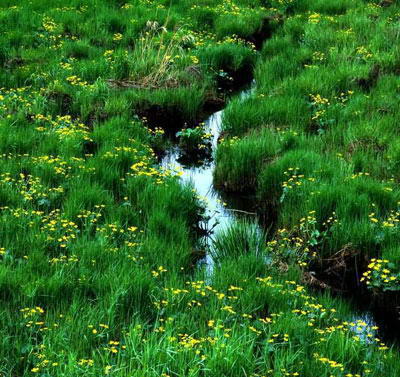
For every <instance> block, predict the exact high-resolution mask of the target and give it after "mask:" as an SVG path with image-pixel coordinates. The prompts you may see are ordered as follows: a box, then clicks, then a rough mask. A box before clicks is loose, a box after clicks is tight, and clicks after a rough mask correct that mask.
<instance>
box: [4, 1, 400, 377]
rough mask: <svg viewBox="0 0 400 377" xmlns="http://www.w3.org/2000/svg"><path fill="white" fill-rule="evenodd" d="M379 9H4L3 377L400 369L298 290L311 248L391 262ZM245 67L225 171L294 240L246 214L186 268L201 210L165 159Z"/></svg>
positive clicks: (388, 50) (166, 5)
mask: <svg viewBox="0 0 400 377" xmlns="http://www.w3.org/2000/svg"><path fill="white" fill-rule="evenodd" d="M368 4H369V3H367V2H364V1H361V0H359V1H344V0H342V1H339V0H338V1H334V2H329V3H328V2H326V1H313V2H312V3H310V2H308V1H301V0H298V1H291V0H285V1H281V0H271V1H268V2H264V1H258V0H240V1H237V2H231V1H225V2H223V1H217V2H216V1H210V0H201V1H197V0H196V1H194V0H193V1H192V0H175V1H170V2H166V1H161V2H153V1H144V0H132V1H127V2H125V1H108V0H87V1H81V0H79V1H78V0H67V1H65V0H63V1H61V0H56V1H52V2H51V4H48V2H44V1H42V0H32V1H30V2H23V3H21V4H18V5H15V2H14V1H11V0H3V1H2V3H1V8H0V82H1V85H0V86H1V89H0V304H1V305H0V335H1V336H0V376H1V377H3V376H4V377H11V376H24V377H25V376H42V377H49V376H74V377H75V376H76V377H78V376H102V375H109V376H116V377H117V376H121V377H122V376H132V377H134V376H137V377H144V376H146V377H147V376H148V377H161V376H163V377H168V376H171V377H173V376H176V377H178V376H182V377H188V376H193V377H195V376H196V377H197V376H198V377H200V376H215V377H217V376H222V375H223V376H232V377H236V376H251V377H259V376H274V377H283V376H302V377H315V376H320V377H331V376H334V377H339V376H340V377H342V376H347V377H350V376H351V377H356V376H362V377H365V376H372V377H374V376H397V375H399V374H400V363H399V362H398V360H399V358H398V357H399V355H398V351H397V349H396V348H394V347H393V348H392V347H390V346H386V345H385V344H384V343H383V341H382V340H380V339H379V338H378V334H377V332H376V330H377V329H376V328H375V327H374V326H373V324H368V323H364V322H362V321H361V319H360V318H359V317H358V313H356V311H355V310H354V308H352V307H351V306H350V305H349V304H348V303H347V302H346V301H345V300H344V299H340V298H333V297H332V296H331V295H330V294H329V293H328V292H315V291H313V290H312V289H311V288H309V287H307V286H306V284H305V282H303V280H304V277H305V274H304V272H305V266H304V263H306V264H307V263H309V262H310V260H311V261H312V260H314V259H312V254H313V253H314V252H317V251H318V252H320V253H323V254H324V255H330V254H331V253H332V252H334V251H336V250H338V248H340V247H341V246H342V243H343V242H346V243H352V244H354V245H357V247H363V252H365V253H366V254H367V255H368V257H371V258H372V257H374V256H375V257H381V256H383V257H385V258H386V257H387V258H389V259H390V261H393V260H394V261H395V260H396V258H397V257H398V252H399V249H398V247H397V244H396V239H397V238H396V236H397V233H396V230H397V221H396V219H397V214H395V213H391V212H390V211H391V210H392V209H395V210H396V205H397V201H398V200H399V198H398V196H399V192H398V189H397V187H396V182H397V179H398V175H399V172H398V168H399V158H400V157H399V145H398V142H397V141H396V139H395V136H396V132H397V131H396V124H397V123H396V120H397V114H396V111H395V110H396V105H397V100H396V96H395V94H396V93H397V92H396V91H397V90H398V84H399V83H398V77H397V76H396V74H397V73H396V72H397V71H396V70H397V69H398V67H397V63H398V62H397V57H398V51H397V50H398V49H397V47H396V43H395V42H396V40H397V35H398V33H397V29H396V27H397V26H396V22H398V15H396V14H397V12H398V7H397V6H392V7H389V8H380V7H376V6H373V5H371V4H372V3H371V4H369V5H368ZM309 11H310V12H319V13H321V17H322V18H323V20H321V21H320V24H313V23H309V22H308V17H309V14H308V12H309ZM375 14H377V17H378V18H376V19H375V20H374V19H373V17H374V15H375ZM327 16H329V17H334V19H337V22H334V21H332V20H331V19H329V18H327ZM388 17H392V20H388ZM396 17H397V18H396ZM396 20H397V21H396ZM321 26H322V27H323V28H324V29H323V32H321V30H320V27H321ZM349 27H352V28H353V30H354V35H353V34H351V33H337V35H338V36H337V38H336V36H335V34H334V31H336V30H337V29H348V28H349ZM271 31H272V32H274V33H275V34H274V36H273V37H272V39H271V40H269V41H268V42H267V43H266V44H265V45H264V47H263V49H262V51H260V52H257V51H256V49H255V46H254V43H255V42H257V38H259V36H260V35H266V34H267V33H269V32H271ZM258 42H259V41H258ZM368 43H369V45H368V46H367V44H368ZM361 45H365V46H366V48H367V51H371V52H372V54H373V56H372V57H366V55H367V54H368V53H367V52H365V51H364V50H360V51H359V52H358V53H357V54H358V55H357V54H356V55H355V53H354V49H355V48H356V47H359V46H361ZM315 51H323V52H324V53H325V54H326V55H325V56H326V60H325V59H323V60H318V59H320V58H321V56H322V55H318V54H317V55H315V54H314V52H315ZM359 55H360V56H359ZM313 57H314V58H313ZM313 59H314V60H315V59H317V60H316V61H315V62H313ZM314 63H315V65H316V66H317V68H305V67H304V64H308V65H311V64H314ZM374 64H379V66H380V67H381V68H380V71H381V72H382V73H381V74H380V76H379V78H378V79H377V80H375V79H374V77H373V72H374V68H373V67H374ZM253 69H254V72H255V77H256V81H257V88H256V91H255V93H254V94H253V95H251V96H250V97H249V98H248V99H237V100H232V102H231V103H230V105H229V108H228V109H227V111H226V112H225V114H224V127H225V130H224V131H225V132H224V141H223V142H222V143H221V144H220V145H219V147H218V150H217V152H216V170H215V181H216V184H217V185H218V186H220V187H225V189H226V190H229V191H232V192H246V191H249V190H252V191H253V192H254V193H255V194H256V195H257V197H258V199H259V201H260V203H264V204H268V205H269V204H270V203H273V204H274V205H276V206H277V207H278V208H279V212H278V213H279V216H278V225H279V226H282V227H286V228H287V229H286V231H285V232H287V233H285V232H281V233H276V234H268V242H267V240H266V235H264V234H263V232H262V231H261V230H260V229H259V228H258V226H257V225H255V224H253V223H250V222H248V221H238V222H237V223H234V224H233V225H232V226H231V227H229V228H227V229H223V230H221V232H218V233H217V234H216V235H215V241H214V243H213V245H212V249H211V251H210V252H211V254H212V255H213V257H214V259H215V268H214V269H213V270H212V271H209V270H207V269H206V268H201V266H199V265H196V264H195V262H194V261H195V259H196V254H198V248H199V247H200V246H199V243H200V242H199V241H200V240H199V233H200V229H199V224H200V222H201V220H203V216H204V214H205V208H204V204H203V203H202V202H201V201H200V200H199V199H198V198H197V194H196V193H195V192H193V188H192V187H191V186H188V185H182V184H181V181H180V180H179V178H178V176H179V173H178V172H170V171H165V170H163V169H161V168H160V167H159V165H158V164H157V159H156V155H155V150H157V151H159V150H162V149H163V148H165V146H166V145H168V143H169V141H168V140H167V138H166V137H163V135H164V133H165V134H168V133H169V132H174V131H175V130H176V128H178V129H179V128H180V127H182V123H183V122H188V123H196V121H198V120H199V117H200V116H201V113H202V112H203V110H204V107H205V106H206V105H207V103H208V102H209V101H212V100H215V99H216V98H219V97H223V96H224V94H223V93H221V92H220V90H219V88H218V87H219V86H220V83H221V80H229V76H232V77H236V78H237V79H240V76H241V75H242V74H243V73H248V72H249V71H251V70H253ZM317 70H318V71H317ZM315 72H318V75H317V76H316V74H315ZM371 72H372V73H371ZM362 79H364V81H363V80H362ZM375 81H376V82H375ZM363 82H364V84H362V83H363ZM365 82H367V83H369V82H372V83H373V85H372V86H371V88H369V89H368V90H367V88H366V87H365ZM362 85H364V86H362ZM347 90H352V91H354V93H353V94H352V95H351V96H350V95H349V96H348V97H349V98H347V96H346V98H344V97H343V96H342V97H340V98H339V99H334V96H335V95H336V96H338V95H340V92H341V91H347ZM346 93H348V92H346ZM310 94H313V95H314V96H316V95H317V94H320V95H321V96H322V97H323V98H329V100H330V101H331V102H332V105H329V106H326V104H324V103H317V102H318V101H317V102H316V103H314V104H313V103H312V102H313V100H312V98H311V97H310ZM367 96H369V97H367ZM314 102H315V100H314ZM322 102H323V101H322ZM343 102H344V103H343ZM324 106H326V107H327V109H325V108H324ZM319 110H326V115H324V117H322V118H323V119H319V118H318V119H317V120H318V121H315V122H311V121H310V119H311V118H312V117H313V116H314V115H315V114H314V112H316V111H319ZM155 112H156V113H157V117H155V118H154V119H153V118H150V117H151V116H152V114H154V113H155ZM313 114H314V115H313ZM324 114H325V113H324ZM144 116H147V117H148V119H144V118H143V117H144ZM325 118H326V119H325ZM331 119H333V120H334V122H331ZM155 120H156V121H158V122H160V123H161V124H153V123H157V122H155ZM154 126H157V127H158V128H155V127H154ZM160 127H161V128H163V129H162V130H161V129H160ZM339 154H340V155H339ZM291 168H293V169H294V168H298V169H297V170H295V172H296V177H295V179H294V181H295V182H301V183H300V184H299V185H297V183H295V184H293V185H292V182H293V180H290V178H291V175H293V170H290V169H291ZM367 168H368V171H369V172H370V175H369V176H366V175H365V174H364V175H357V174H358V173H361V172H365V170H366V169H367ZM285 171H286V172H290V174H291V175H288V174H289V173H287V174H285V173H284V172H285ZM353 174H356V175H357V176H354V177H353V178H349V177H352V175H353ZM299 175H304V177H299ZM292 178H293V177H292ZM309 178H312V179H309ZM283 182H288V183H287V184H286V186H285V187H282V183H283ZM292 186H293V187H292ZM372 203H374V204H375V207H372ZM311 211H316V212H311ZM333 211H335V212H336V216H333V217H332V219H329V217H331V215H332V212H333ZM371 212H374V213H375V214H374V215H371ZM305 214H306V216H307V219H306V220H302V218H303V217H304V215H305ZM388 216H389V217H390V219H389V220H387V219H386V218H387V217H388ZM383 221H386V222H387V224H392V223H393V224H395V226H393V227H392V226H387V224H386V225H385V223H384V222H383ZM324 223H325V225H323V224H324ZM327 224H328V225H327ZM321 226H322V227H323V228H321ZM296 237H297V238H296ZM299 237H301V238H302V241H301V242H300V241H299V240H298V238H299ZM293 241H295V242H297V243H293ZM282 245H283V246H282ZM299 256H301V258H299ZM378 264H379V265H380V267H379V269H374V268H373V267H374V266H372V267H370V270H371V271H372V269H373V270H374V271H378V272H379V271H380V269H382V268H383V267H382V266H383V265H384V266H386V264H390V262H378ZM388 267H389V268H390V269H393V267H392V266H391V265H390V266H388ZM374 274H375V272H371V277H369V276H368V277H367V280H371V281H373V282H376V281H378V283H379V282H380V283H379V284H378V287H379V286H380V284H383V286H385V284H386V283H385V282H384V281H383V280H382V281H380V280H379V279H382V276H381V275H379V274H378V276H375V275H376V274H375V275H374ZM372 275H373V276H372ZM395 283H397V280H395V282H394V283H393V281H391V284H392V285H394V284H395Z"/></svg>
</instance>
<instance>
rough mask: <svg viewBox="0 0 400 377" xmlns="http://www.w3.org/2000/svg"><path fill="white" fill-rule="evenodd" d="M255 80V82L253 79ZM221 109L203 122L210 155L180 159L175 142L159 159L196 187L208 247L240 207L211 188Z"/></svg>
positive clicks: (249, 91) (209, 267)
mask: <svg viewBox="0 0 400 377" xmlns="http://www.w3.org/2000/svg"><path fill="white" fill-rule="evenodd" d="M253 84H254V83H253ZM254 88H255V86H254V85H251V87H250V88H247V89H245V90H243V91H241V92H240V93H239V94H237V96H238V97H239V98H240V99H245V98H247V97H249V96H250V95H251V94H252V93H253V91H254ZM223 113H224V110H220V111H217V112H215V113H213V114H211V115H210V116H209V117H208V118H207V119H206V121H205V122H204V127H203V128H204V131H205V133H207V134H211V135H212V136H211V140H210V143H211V159H205V160H203V161H201V163H200V164H192V163H188V164H185V163H183V162H181V150H180V148H179V147H178V146H174V147H172V148H170V149H169V150H168V151H167V153H166V154H165V156H164V157H163V159H162V160H161V167H162V168H164V169H166V170H168V169H170V170H175V171H180V172H182V173H183V174H182V177H181V179H182V183H184V184H185V183H191V185H192V186H193V188H194V189H195V190H196V192H197V194H198V197H199V199H200V200H202V201H203V202H204V203H205V205H206V213H205V215H206V216H205V218H206V220H205V223H203V224H202V226H203V228H204V230H206V232H207V235H206V237H205V241H206V246H207V248H211V247H212V244H213V237H212V235H213V234H215V233H217V232H218V231H220V230H222V229H226V228H227V227H228V226H229V225H230V224H231V223H232V222H233V221H234V220H235V218H236V217H237V216H238V214H239V213H240V212H242V210H241V209H240V208H227V204H226V203H225V202H224V199H223V198H222V197H221V194H220V193H219V192H218V191H217V190H216V189H215V188H214V185H213V173H214V169H215V162H214V159H213V156H214V155H215V151H216V149H217V144H218V139H219V137H220V135H221V130H222V118H223ZM203 262H204V263H205V265H206V267H207V270H208V271H209V272H212V269H213V265H214V263H213V260H212V258H211V256H210V253H206V256H205V258H204V261H203Z"/></svg>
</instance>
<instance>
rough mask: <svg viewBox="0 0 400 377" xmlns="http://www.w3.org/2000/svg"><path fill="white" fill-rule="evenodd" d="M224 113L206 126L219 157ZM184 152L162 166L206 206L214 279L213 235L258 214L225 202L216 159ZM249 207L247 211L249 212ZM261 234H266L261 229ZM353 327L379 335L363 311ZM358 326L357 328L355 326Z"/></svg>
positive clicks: (208, 263)
mask: <svg viewBox="0 0 400 377" xmlns="http://www.w3.org/2000/svg"><path fill="white" fill-rule="evenodd" d="M253 91H254V85H252V86H251V88H250V89H247V90H243V91H242V92H241V93H240V94H238V97H239V98H240V99H245V98H247V97H249V96H250V95H251V94H252V93H253ZM223 114H224V110H220V111H217V112H215V113H213V114H212V115H211V116H210V117H209V118H208V119H207V120H206V121H205V123H204V131H205V132H206V133H208V134H211V135H212V136H211V154H212V156H215V151H216V148H217V144H218V139H219V137H220V134H221V130H222V121H223ZM182 155H183V153H182V151H181V149H180V148H179V147H178V146H177V145H175V146H174V147H172V148H170V149H169V150H168V151H167V153H166V155H165V156H164V157H163V159H162V161H161V166H162V167H163V168H164V169H167V170H169V169H170V170H176V171H180V172H182V177H181V179H182V183H183V184H186V183H188V184H189V183H190V184H191V185H192V186H193V188H194V190H196V192H197V194H198V197H199V198H200V199H201V200H202V201H204V202H205V204H206V217H205V218H206V220H205V222H204V224H202V225H203V227H204V230H206V236H205V244H206V256H205V258H204V259H203V260H202V263H203V264H205V267H206V272H207V275H208V276H209V277H210V276H211V274H212V271H213V269H214V262H213V259H212V257H211V253H210V250H211V249H212V247H213V234H216V233H217V232H218V231H220V230H222V229H224V228H227V227H228V226H229V225H230V224H231V223H232V222H234V220H235V219H236V218H237V217H238V216H241V215H242V214H246V215H249V214H250V215H252V216H253V218H254V220H257V217H256V214H255V213H251V212H248V211H247V208H248V207H249V201H245V202H244V203H243V202H242V201H241V200H237V199H238V198H235V201H232V200H230V201H229V203H230V205H229V207H233V208H228V207H227V204H226V203H225V202H224V199H223V198H222V197H221V194H220V193H219V192H218V191H217V190H216V189H215V188H214V186H213V172H214V169H215V162H214V160H213V158H211V159H205V160H203V161H201V163H196V164H193V163H184V162H182V161H183V160H184V159H182ZM246 205H247V208H246ZM259 229H260V232H261V231H262V228H261V226H259ZM348 321H349V322H350V323H351V324H352V326H351V327H350V329H351V330H352V331H353V332H354V334H355V335H357V336H358V337H360V338H363V339H366V338H367V337H368V336H370V335H368V334H374V336H375V334H376V331H375V329H376V327H375V326H376V323H375V320H374V315H373V314H372V313H371V312H370V311H367V310H365V311H361V312H359V313H358V314H354V316H352V317H351V318H349V320H348ZM353 324H354V325H353Z"/></svg>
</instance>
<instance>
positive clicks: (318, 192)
mask: <svg viewBox="0 0 400 377" xmlns="http://www.w3.org/2000/svg"><path fill="white" fill-rule="evenodd" d="M391 3H392V2H391ZM390 5H391V6H388V7H385V6H382V5H380V4H378V3H377V2H367V1H335V2H330V3H326V2H322V1H318V2H312V3H308V2H305V1H298V2H294V3H293V4H292V8H291V12H292V13H291V15H290V16H289V17H288V18H287V19H286V20H285V22H284V24H283V26H282V27H281V28H280V29H279V30H278V31H277V32H276V33H275V34H274V35H273V37H272V38H271V39H270V40H268V41H267V42H266V43H265V44H264V47H263V49H262V58H261V59H259V60H258V62H257V65H256V67H255V78H256V88H255V91H254V93H253V94H252V95H251V96H250V97H248V98H246V99H244V100H241V101H232V102H231V103H230V104H229V106H228V108H227V110H226V112H225V116H224V124H223V130H224V143H222V144H220V146H219V147H218V150H217V153H216V158H217V168H216V171H215V176H214V178H215V182H216V184H218V185H219V186H220V187H221V188H225V189H226V190H234V191H235V190H236V191H249V190H252V191H253V192H255V197H256V198H257V201H258V203H259V204H260V206H261V207H264V208H266V210H267V211H268V210H269V209H270V208H271V205H272V206H274V207H275V208H276V209H277V212H278V221H277V224H276V225H277V228H278V229H279V228H285V229H288V230H289V231H290V232H292V231H293V232H292V233H293V234H296V231H295V229H297V227H298V225H299V223H301V219H302V218H304V217H306V216H307V214H309V213H310V211H315V214H316V215H315V216H316V221H317V224H316V230H317V231H318V232H320V233H322V232H325V231H326V230H327V229H326V224H325V222H326V220H327V219H328V218H329V217H331V216H334V217H335V218H336V219H337V223H335V225H334V226H332V227H330V228H331V229H330V230H329V234H326V236H325V237H324V239H320V240H319V241H320V242H319V245H318V247H316V248H314V249H315V250H314V253H316V254H318V255H317V256H316V258H317V261H319V260H322V259H326V258H328V259H329V257H330V256H332V255H335V254H336V253H337V252H338V251H340V250H343V249H344V248H348V247H351V248H352V249H353V250H354V252H357V253H361V258H360V260H361V261H362V263H361V265H360V268H361V269H362V270H363V271H362V272H365V271H367V270H368V268H367V264H368V260H369V259H371V258H383V259H386V258H387V257H388V255H390V263H391V264H392V266H391V269H392V270H393V271H392V272H391V273H393V275H394V276H396V282H397V274H398V273H399V271H400V267H399V265H398V256H395V255H394V251H393V250H394V242H395V241H394V238H393V237H396V236H395V235H396V234H398V226H397V224H398V202H399V194H400V192H399V190H398V187H397V183H398V180H399V174H400V171H399V170H398V165H397V159H398V157H397V154H398V153H397V149H398V146H397V144H398V142H397V138H398V130H397V128H396V124H397V123H398V120H399V119H398V115H397V113H396V111H395V108H396V107H398V88H399V83H400V81H399V77H398V47H397V46H398V43H397V42H398V32H397V30H398V15H397V14H398V11H399V9H398V6H397V5H396V4H390ZM383 35H385V38H384V37H383ZM266 130H268V131H266ZM254 135H256V136H254ZM258 148H259V151H258ZM250 166H251V167H252V168H250ZM266 204H268V205H266ZM313 213H314V212H313ZM277 234H278V238H279V232H278V233H277ZM386 250H390V252H389V251H388V252H387V251H386ZM311 259H312V258H311ZM383 275H385V274H384V273H383ZM387 279H388V277H387V278H385V276H384V277H383V280H387ZM369 283H371V282H369ZM386 283H388V286H385V284H382V286H379V287H380V288H383V289H398V288H399V287H400V286H399V285H398V284H397V288H395V287H394V286H393V284H392V283H393V282H391V281H386ZM389 286H390V288H389Z"/></svg>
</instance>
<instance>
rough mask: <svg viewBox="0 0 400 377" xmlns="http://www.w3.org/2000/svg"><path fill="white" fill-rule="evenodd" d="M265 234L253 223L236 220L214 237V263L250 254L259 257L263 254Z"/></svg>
mask: <svg viewBox="0 0 400 377" xmlns="http://www.w3.org/2000/svg"><path fill="white" fill-rule="evenodd" d="M265 242H266V241H265V234H264V232H263V230H262V229H261V228H260V227H259V226H258V225H257V224H256V223H254V222H250V221H249V220H245V219H242V220H237V221H236V222H235V223H233V224H232V225H231V226H229V227H228V228H226V229H223V230H221V231H220V232H218V233H217V235H216V236H215V240H214V242H213V245H212V257H213V259H214V261H215V262H216V263H220V262H221V261H223V260H225V259H235V258H239V257H240V256H242V255H247V254H251V255H254V256H257V257H261V256H262V255H263V253H264V252H265Z"/></svg>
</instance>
